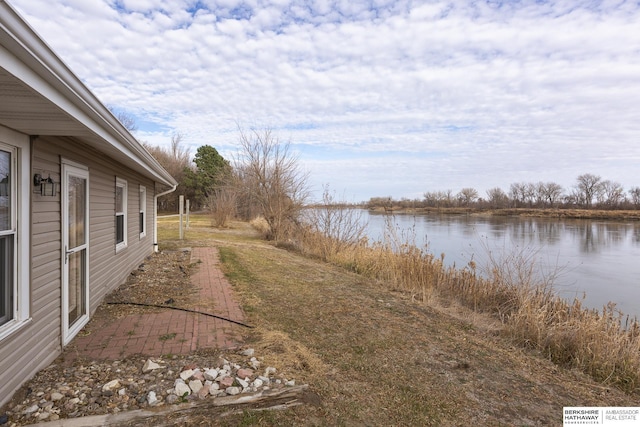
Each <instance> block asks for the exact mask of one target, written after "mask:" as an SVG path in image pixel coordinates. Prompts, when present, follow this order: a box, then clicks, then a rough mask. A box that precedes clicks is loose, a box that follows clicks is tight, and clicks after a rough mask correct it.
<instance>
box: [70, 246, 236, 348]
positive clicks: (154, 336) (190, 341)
mask: <svg viewBox="0 0 640 427" xmlns="http://www.w3.org/2000/svg"><path fill="white" fill-rule="evenodd" d="M191 259H192V261H196V260H198V259H199V260H200V261H201V263H199V264H198V267H196V271H195V272H194V273H193V274H192V276H191V283H192V285H193V286H194V288H195V289H197V290H199V298H198V301H199V302H200V304H199V306H198V307H196V308H195V309H194V310H196V311H201V312H205V313H210V314H214V315H216V316H220V317H223V318H226V319H231V320H234V321H237V322H243V321H244V314H243V313H242V310H241V308H240V305H239V304H238V302H237V300H236V298H235V297H234V295H233V290H232V289H231V285H230V284H229V282H228V281H227V279H226V278H225V277H224V275H223V274H222V271H221V270H220V261H219V255H218V250H217V249H216V248H213V247H204V248H193V251H192V254H191ZM243 329H244V328H243V327H242V326H240V325H236V324H234V323H231V322H228V321H226V320H222V319H217V318H214V317H210V316H205V315H202V314H196V313H189V312H185V311H178V310H172V309H169V308H167V309H158V310H153V311H150V312H149V313H145V314H131V315H128V316H124V317H122V318H116V319H114V318H113V317H109V316H106V317H100V316H95V317H94V319H92V323H91V327H90V333H89V334H83V332H80V333H79V334H78V336H76V337H75V338H74V340H73V341H72V342H71V345H72V346H73V347H74V348H75V350H76V351H75V354H76V355H77V356H85V357H88V358H92V359H118V358H122V357H126V356H131V355H134V354H143V355H148V356H161V355H167V354H188V353H190V352H192V351H195V350H198V349H203V348H233V347H237V346H239V345H240V344H241V342H242V333H243Z"/></svg>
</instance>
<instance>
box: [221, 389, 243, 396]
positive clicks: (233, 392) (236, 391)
mask: <svg viewBox="0 0 640 427" xmlns="http://www.w3.org/2000/svg"><path fill="white" fill-rule="evenodd" d="M225 391H226V392H227V394H228V395H230V396H234V395H236V394H240V392H241V391H242V390H240V387H227V388H226V390H225Z"/></svg>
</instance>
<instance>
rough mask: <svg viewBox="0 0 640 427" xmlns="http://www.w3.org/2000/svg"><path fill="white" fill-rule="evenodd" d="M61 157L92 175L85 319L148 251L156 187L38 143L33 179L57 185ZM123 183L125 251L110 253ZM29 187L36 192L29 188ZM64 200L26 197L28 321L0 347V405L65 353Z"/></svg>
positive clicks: (60, 146) (101, 159)
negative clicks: (143, 232) (142, 223)
mask: <svg viewBox="0 0 640 427" xmlns="http://www.w3.org/2000/svg"><path fill="white" fill-rule="evenodd" d="M61 158H65V159H68V160H70V161H73V162H76V163H79V164H81V165H84V166H86V167H87V168H88V170H89V294H90V307H89V310H90V315H93V314H94V313H95V310H96V309H97V307H98V305H99V304H100V302H101V301H102V300H103V299H104V297H105V296H106V295H107V294H108V293H109V292H111V291H112V290H114V289H116V288H117V287H118V286H119V285H121V284H122V283H124V282H125V280H126V279H127V277H128V276H129V274H130V272H131V271H132V270H133V269H135V268H136V267H137V266H138V265H140V264H141V263H142V262H143V261H144V259H145V257H146V256H148V255H150V254H151V253H152V251H153V236H152V233H150V232H149V231H150V230H151V229H152V224H153V218H152V216H153V194H154V182H153V181H152V180H149V179H147V178H144V177H143V176H141V175H140V174H138V173H136V172H135V171H132V170H130V169H126V168H125V167H123V166H122V165H121V164H119V163H117V162H115V161H113V160H111V159H109V158H106V157H105V156H104V155H103V154H101V153H98V152H96V151H94V150H93V149H91V148H89V147H88V146H85V145H83V144H82V142H80V141H78V140H75V139H71V138H65V137H38V138H36V139H35V140H34V142H33V144H32V153H31V173H30V176H31V177H33V175H34V174H35V173H40V174H42V175H43V176H44V177H45V178H46V177H47V176H48V175H50V176H51V178H52V179H53V180H54V181H56V182H60V181H61V179H60V173H61ZM116 177H118V178H123V179H126V180H127V187H128V199H127V248H126V249H123V250H121V251H119V252H118V253H117V254H116V251H115V180H116ZM140 185H144V186H145V187H146V189H147V193H146V196H147V201H146V206H147V219H146V226H147V236H146V237H145V238H143V239H140V237H139V226H138V213H139V194H140V192H139V186H140ZM31 188H32V189H34V187H33V186H32V184H31ZM60 203H61V201H60V192H58V194H57V195H56V196H55V197H45V196H41V195H39V194H37V193H35V192H34V193H32V194H31V222H32V224H31V245H30V255H31V256H30V258H31V290H30V298H31V301H30V306H31V310H30V314H31V319H32V320H31V322H30V323H29V324H28V325H26V326H25V327H23V328H21V329H20V330H18V331H16V332H15V333H13V334H12V335H11V336H9V337H7V338H5V339H3V340H2V342H0V405H1V404H3V403H5V402H6V401H7V400H8V399H9V398H10V397H11V395H12V394H13V393H14V392H15V391H16V390H17V389H18V388H19V386H20V385H21V384H22V383H23V382H24V381H26V380H28V379H29V378H30V377H32V376H33V375H34V374H35V372H37V371H38V370H40V369H42V368H44V367H46V366H47V365H48V364H50V363H51V362H52V361H53V360H54V359H55V358H56V357H57V356H58V355H59V354H60V353H61V351H62V344H61V342H62V332H61V329H62V325H61V323H62V319H61V316H62V308H61V307H62V301H61V294H62V270H61V263H62V260H61V256H62V252H61V249H62V248H61V241H62V235H61V204H60Z"/></svg>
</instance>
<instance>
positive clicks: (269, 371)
mask: <svg viewBox="0 0 640 427" xmlns="http://www.w3.org/2000/svg"><path fill="white" fill-rule="evenodd" d="M276 372H277V370H276V368H274V367H273V366H268V367H267V369H265V370H264V376H265V377H268V376H269V375H274V374H275V373H276Z"/></svg>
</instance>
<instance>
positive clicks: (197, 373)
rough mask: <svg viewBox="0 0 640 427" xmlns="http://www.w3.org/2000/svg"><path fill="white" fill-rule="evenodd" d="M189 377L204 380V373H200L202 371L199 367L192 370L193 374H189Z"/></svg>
mask: <svg viewBox="0 0 640 427" xmlns="http://www.w3.org/2000/svg"><path fill="white" fill-rule="evenodd" d="M191 377H192V378H193V379H194V380H200V381H204V374H203V373H202V371H200V369H196V370H195V371H193V375H191Z"/></svg>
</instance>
